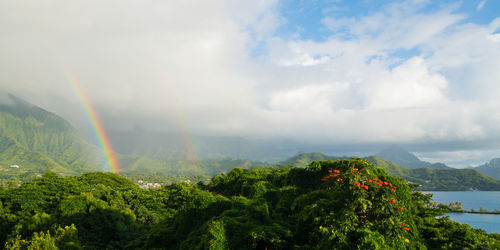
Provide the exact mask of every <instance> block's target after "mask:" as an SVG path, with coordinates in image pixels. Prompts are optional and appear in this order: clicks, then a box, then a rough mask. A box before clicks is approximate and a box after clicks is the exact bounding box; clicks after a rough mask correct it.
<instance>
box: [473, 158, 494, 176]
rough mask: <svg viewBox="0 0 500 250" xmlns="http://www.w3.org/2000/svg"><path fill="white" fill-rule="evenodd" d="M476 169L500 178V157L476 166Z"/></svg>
mask: <svg viewBox="0 0 500 250" xmlns="http://www.w3.org/2000/svg"><path fill="white" fill-rule="evenodd" d="M474 169H475V170H477V171H479V172H481V173H484V174H486V175H488V176H491V177H493V178H496V179H499V180H500V158H495V159H492V160H490V161H489V162H487V163H485V164H483V165H481V166H478V167H475V168H474Z"/></svg>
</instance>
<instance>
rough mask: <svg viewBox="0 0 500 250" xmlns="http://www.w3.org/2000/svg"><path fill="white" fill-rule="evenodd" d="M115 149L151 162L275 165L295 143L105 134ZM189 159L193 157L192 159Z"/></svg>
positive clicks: (290, 152) (139, 132) (140, 133)
mask: <svg viewBox="0 0 500 250" xmlns="http://www.w3.org/2000/svg"><path fill="white" fill-rule="evenodd" d="M108 135H109V139H110V140H111V143H112V144H113V146H114V149H115V150H116V151H117V152H118V153H120V154H124V155H133V156H143V157H149V158H154V159H182V158H186V157H187V158H189V157H190V156H189V155H186V154H191V155H196V156H197V157H200V158H243V159H250V160H256V161H268V162H277V161H279V160H282V159H284V158H287V157H290V156H291V155H294V154H295V153H296V152H297V151H298V150H297V148H298V146H297V144H296V143H295V142H293V141H290V140H284V139H276V138H275V139H272V140H249V139H246V138H242V137H234V136H200V135H187V134H184V135H179V134H175V133H163V132H154V131H146V130H142V129H135V130H128V131H117V130H111V131H109V133H108ZM191 157H192V156H191Z"/></svg>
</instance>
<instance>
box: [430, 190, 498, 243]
mask: <svg viewBox="0 0 500 250" xmlns="http://www.w3.org/2000/svg"><path fill="white" fill-rule="evenodd" d="M422 193H432V194H433V197H432V199H433V200H434V201H435V202H437V203H444V204H446V205H448V204H449V203H450V202H456V201H458V202H462V206H463V208H464V210H470V209H474V210H476V211H478V210H479V208H480V207H483V208H486V209H488V210H494V209H495V208H497V209H498V210H500V192H498V191H477V192H463V191H457V192H445V191H439V192H422ZM447 215H448V216H449V217H450V219H451V220H454V221H456V222H458V223H462V224H469V225H470V226H471V227H473V228H480V229H484V230H485V231H486V232H489V233H500V215H498V214H466V213H464V214H456V213H450V214H447Z"/></svg>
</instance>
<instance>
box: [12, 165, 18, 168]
mask: <svg viewBox="0 0 500 250" xmlns="http://www.w3.org/2000/svg"><path fill="white" fill-rule="evenodd" d="M10 167H11V168H19V166H18V165H10Z"/></svg>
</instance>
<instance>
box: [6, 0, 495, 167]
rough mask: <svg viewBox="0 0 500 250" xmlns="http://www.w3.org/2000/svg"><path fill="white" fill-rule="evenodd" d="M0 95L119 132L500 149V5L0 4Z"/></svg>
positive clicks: (484, 151) (476, 151) (471, 157)
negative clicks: (92, 119) (92, 116)
mask: <svg viewBox="0 0 500 250" xmlns="http://www.w3.org/2000/svg"><path fill="white" fill-rule="evenodd" d="M0 55H1V57H0V90H1V91H3V92H9V93H13V94H14V95H17V96H20V97H21V98H24V99H26V100H27V101H29V102H31V103H33V104H36V105H39V106H41V107H43V108H45V109H48V110H50V111H52V112H55V113H57V114H59V115H61V116H63V117H64V118H66V119H67V120H69V121H70V122H71V123H72V124H74V125H75V126H76V127H77V128H80V129H85V128H86V127H88V121H87V120H86V117H85V115H84V113H83V111H82V108H81V106H82V105H81V103H79V101H78V98H77V95H76V93H75V92H74V88H73V87H72V84H74V83H76V84H78V85H79V86H80V87H81V88H82V89H83V90H84V91H85V92H86V94H87V95H88V98H89V100H91V102H92V105H93V106H94V107H95V108H96V110H97V113H99V115H100V117H101V120H102V121H103V124H104V127H105V128H106V129H108V130H128V129H134V128H142V129H148V130H154V131H165V132H171V133H190V134H200V135H225V136H241V137H247V138H276V137H279V138H291V139H293V140H296V141H301V142H304V143H313V144H319V145H338V146H342V145H360V146H363V145H374V144H397V145H404V146H405V147H407V148H410V149H411V150H413V151H415V152H416V153H417V154H418V155H419V156H420V157H422V158H424V159H425V160H430V161H443V162H446V163H448V164H450V165H453V166H465V164H479V163H481V162H484V161H485V160H487V159H490V158H492V157H494V156H496V157H500V126H499V124H500V98H498V95H499V93H500V66H499V65H500V1H497V0H467V1H448V0H446V1H427V0H409V1H387V0H380V1H374V0H360V1H346V0H322V1H320V0H281V1H280V0H266V1H263V0H255V1H247V0H211V1H204V0H183V1H167V0H165V1H156V0H104V1H103V0H84V1H83V0H75V1H66V0H23V1H19V0H0Z"/></svg>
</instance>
